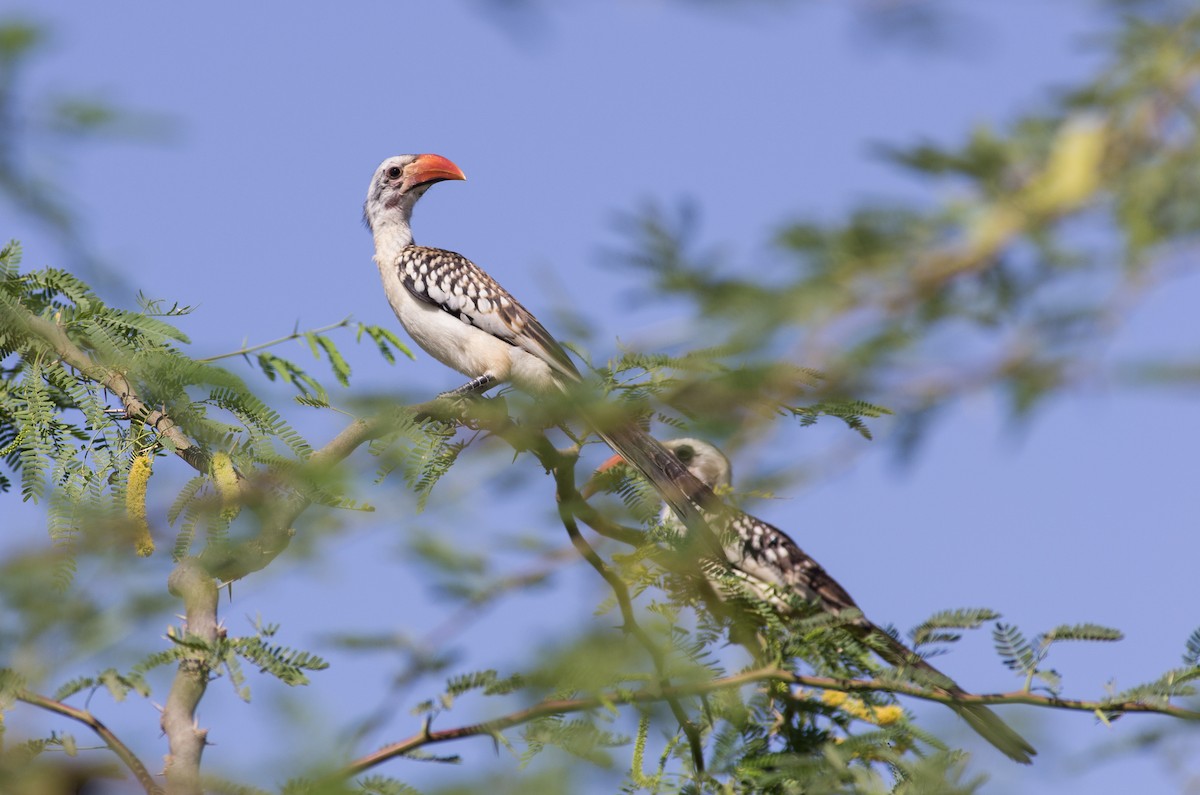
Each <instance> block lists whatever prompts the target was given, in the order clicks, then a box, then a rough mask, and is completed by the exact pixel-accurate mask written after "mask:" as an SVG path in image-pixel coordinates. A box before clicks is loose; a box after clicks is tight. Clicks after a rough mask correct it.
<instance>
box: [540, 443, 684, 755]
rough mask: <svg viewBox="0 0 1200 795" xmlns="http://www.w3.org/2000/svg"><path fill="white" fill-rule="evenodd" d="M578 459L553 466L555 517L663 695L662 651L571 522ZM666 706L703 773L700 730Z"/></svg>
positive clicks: (676, 707) (616, 578) (624, 590)
mask: <svg viewBox="0 0 1200 795" xmlns="http://www.w3.org/2000/svg"><path fill="white" fill-rule="evenodd" d="M577 460H578V459H577V458H575V457H573V456H560V457H559V460H558V463H557V465H556V466H555V467H554V481H555V485H556V486H557V488H558V494H557V496H558V515H559V518H560V519H561V520H562V523H563V527H565V528H566V530H567V535H568V536H570V538H571V543H572V544H574V545H575V548H576V549H577V550H579V554H581V555H583V557H584V559H585V560H586V561H587V562H588V563H589V564H591V566H592V568H593V569H595V570H596V571H597V572H598V573H599V574H600V576H601V577H603V578H604V581H605V582H606V583H608V585H609V587H610V588H612V591H613V594H614V595H615V596H616V597H617V604H618V605H619V606H620V610H621V619H622V621H623V622H624V629H625V631H626V632H629V633H631V634H632V635H633V636H634V637H635V638H637V640H638V642H639V643H641V644H642V646H643V647H644V648H645V649H646V651H647V652H648V653H649V654H650V659H651V660H653V662H654V670H655V671H656V672H657V673H658V682H659V686H660V687H662V688H663V690H664V692H665V691H666V690H669V689H670V687H671V680H670V677H668V676H667V665H666V656H665V655H664V654H663V651H662V649H661V648H660V647H659V645H658V644H657V643H655V642H654V639H653V638H651V637H650V635H649V634H647V633H646V630H644V629H642V627H641V625H640V624H639V623H638V622H637V617H636V616H635V615H634V613H633V601H632V600H631V599H630V598H629V586H627V585H626V584H625V581H624V580H622V579H621V577H620V575H618V574H617V573H616V572H614V571H613V570H612V568H610V567H609V565H608V564H607V563H605V562H604V560H603V559H601V557H600V556H599V555H598V554H596V550H594V549H592V545H591V544H589V543H588V542H587V541H586V540H585V539H584V537H583V536H582V535H581V534H580V532H579V525H578V524H576V522H575V514H574V512H573V509H574V506H575V504H576V503H579V502H582V501H583V499H582V497H580V495H579V493H578V492H577V491H576V490H575V462H576V461H577ZM666 701H667V704H668V706H670V708H671V714H673V715H674V716H675V720H676V721H678V722H679V726H680V728H681V729H683V733H684V735H686V736H687V739H688V745H689V746H691V750H692V764H693V765H695V768H696V774H697V775H701V774H703V773H704V745H703V743H702V742H701V739H700V730H699V729H698V728H696V724H694V723H693V722H692V719H691V718H690V717H689V716H688V714H687V711H686V710H684V708H683V705H682V704H680V703H679V700H678V699H676V698H672V697H670V696H667V697H666Z"/></svg>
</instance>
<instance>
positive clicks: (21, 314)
mask: <svg viewBox="0 0 1200 795" xmlns="http://www.w3.org/2000/svg"><path fill="white" fill-rule="evenodd" d="M5 309H6V310H7V314H8V315H9V317H10V318H11V319H12V321H13V322H15V323H16V324H17V325H18V326H19V327H21V329H22V330H23V331H25V332H26V333H27V334H28V335H29V337H30V338H31V339H35V340H37V341H39V342H40V343H41V345H42V346H44V347H45V348H47V349H48V350H49V352H51V353H52V354H53V355H54V356H55V357H56V358H57V359H58V360H59V361H60V362H61V363H62V364H64V365H66V366H68V367H72V368H74V369H75V370H78V371H79V372H80V373H82V374H83V375H84V377H86V378H88V379H89V380H91V381H94V382H96V383H97V384H100V385H101V386H103V387H104V388H105V389H107V390H108V391H109V392H112V393H113V394H114V395H116V396H117V399H118V400H120V401H121V405H122V407H123V408H124V409H125V413H126V414H127V415H128V416H129V417H130V418H131V419H133V420H136V421H138V422H142V423H145V424H146V425H148V426H149V427H150V428H152V429H154V431H155V432H156V433H158V434H159V435H160V436H163V437H165V438H166V439H167V440H169V441H170V442H171V445H172V446H173V447H174V448H175V454H176V455H177V456H179V457H180V458H182V459H183V460H184V461H186V462H187V463H188V465H189V466H191V467H192V468H193V469H195V470H196V471H197V472H199V473H201V474H205V475H206V474H208V470H209V463H210V457H209V455H208V453H207V452H206V451H204V450H203V449H202V448H201V447H200V445H198V444H197V443H196V442H194V441H192V440H191V439H190V438H189V437H188V435H187V434H186V433H184V432H183V430H182V429H181V428H180V427H179V426H178V425H176V424H175V421H174V420H172V419H171V418H170V417H168V416H167V415H166V413H165V412H163V411H161V410H160V409H154V408H151V407H150V406H148V405H147V404H146V402H145V401H144V400H142V398H141V397H140V396H139V395H138V394H137V392H136V391H135V390H134V388H133V385H132V384H130V383H129V379H128V378H126V377H125V374H124V373H122V372H121V371H120V370H116V369H114V368H111V367H106V366H105V365H103V364H100V363H99V362H97V361H96V360H95V359H93V358H92V357H91V356H90V355H88V353H87V352H85V351H84V350H83V349H82V348H80V347H79V346H78V345H76V344H75V343H74V342H72V341H71V339H70V337H68V336H67V333H66V331H64V330H63V327H62V326H60V325H58V324H57V323H53V322H51V321H49V320H46V319H44V318H40V317H38V316H37V315H34V314H33V313H32V312H29V311H26V310H25V309H23V308H16V307H5Z"/></svg>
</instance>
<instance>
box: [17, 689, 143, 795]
mask: <svg viewBox="0 0 1200 795" xmlns="http://www.w3.org/2000/svg"><path fill="white" fill-rule="evenodd" d="M16 699H17V700H18V701H23V702H25V703H26V704H29V705H31V706H34V707H39V708H41V709H44V710H46V711H48V712H53V713H56V714H58V715H62V716H63V717H65V718H70V719H71V720H73V721H78V722H79V723H82V724H83V725H84V726H87V727H88V728H89V729H91V730H92V731H93V732H95V733H96V734H97V735H99V737H100V739H102V740H104V742H105V744H106V745H107V746H108V747H109V748H110V749H112V752H113V753H114V754H116V755H117V756H118V757H119V758H120V760H121V761H122V762H124V763H125V767H127V768H129V771H130V772H131V773H133V775H134V777H135V778H136V779H137V780H138V783H139V784H141V785H142V789H144V790H145V791H146V793H147V795H161V794H162V791H163V790H162V787H160V786H158V784H156V783H155V781H154V778H153V777H152V776H151V775H150V772H149V771H148V770H146V766H145V765H144V764H142V760H140V759H138V757H137V754H135V753H134V752H133V751H132V750H130V748H129V746H127V745H125V743H123V742H121V740H120V738H118V737H117V735H115V734H113V732H112V730H111V729H109V728H108V727H107V726H105V725H104V723H103V722H101V720H100V719H99V718H97V717H96V716H95V715H93V714H92V713H90V712H88V711H87V710H85V709H78V708H76V707H72V706H71V705H69V704H64V703H62V702H61V701H55V700H54V699H52V698H47V697H46V696H42V695H38V694H37V693H32V692H30V691H28V690H22V691H20V692H18V693H17V694H16Z"/></svg>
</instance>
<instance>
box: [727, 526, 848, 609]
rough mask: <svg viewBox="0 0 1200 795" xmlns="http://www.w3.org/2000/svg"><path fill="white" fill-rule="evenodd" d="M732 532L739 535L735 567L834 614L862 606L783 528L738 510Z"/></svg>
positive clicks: (734, 561) (735, 553)
mask: <svg viewBox="0 0 1200 795" xmlns="http://www.w3.org/2000/svg"><path fill="white" fill-rule="evenodd" d="M731 529H732V530H733V531H734V533H735V534H736V536H737V538H736V540H735V541H734V542H733V543H734V546H733V547H732V548H731V549H730V553H731V554H730V555H729V557H731V558H735V559H732V560H730V563H731V564H732V565H733V567H734V568H736V569H739V570H740V571H742V572H744V573H745V574H748V575H749V576H751V577H753V578H755V579H757V580H759V581H761V582H765V583H767V584H769V585H773V586H775V588H777V589H779V590H780V591H791V592H793V593H795V594H796V595H798V596H800V597H802V598H804V599H808V600H811V601H815V602H817V603H819V604H820V605H821V607H822V608H823V609H825V610H828V611H829V612H831V613H835V614H836V613H839V612H841V611H842V610H845V609H846V608H851V607H853V608H857V607H858V605H856V604H855V603H854V599H853V598H852V597H851V596H850V594H849V593H847V592H846V589H845V588H843V587H842V586H841V585H839V584H838V581H837V580H835V579H833V577H831V576H829V574H828V573H827V572H826V571H825V569H823V568H822V567H821V564H819V563H817V562H816V561H815V560H813V559H812V558H810V557H809V556H808V555H807V554H805V552H804V550H802V549H800V547H799V546H797V545H796V542H795V541H793V540H792V539H791V538H790V537H789V536H788V535H787V534H786V533H784V532H783V531H782V530H780V529H779V528H777V527H774V526H772V525H769V524H767V523H766V522H764V521H763V520H761V519H758V518H757V517H754V516H751V515H750V514H747V513H742V512H740V511H738V512H735V514H734V517H733V521H732V525H731Z"/></svg>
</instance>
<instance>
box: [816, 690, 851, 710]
mask: <svg viewBox="0 0 1200 795" xmlns="http://www.w3.org/2000/svg"><path fill="white" fill-rule="evenodd" d="M848 698H849V696H848V695H846V694H845V693H843V692H842V691H840V690H824V691H822V692H821V702H822V703H824V704H828V705H829V706H831V707H840V706H841V705H842V704H844V703H845V702H846V699H848Z"/></svg>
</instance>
